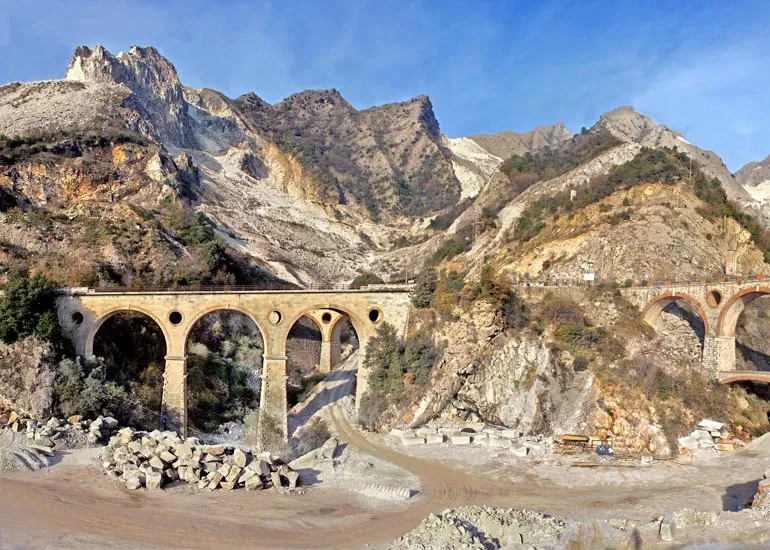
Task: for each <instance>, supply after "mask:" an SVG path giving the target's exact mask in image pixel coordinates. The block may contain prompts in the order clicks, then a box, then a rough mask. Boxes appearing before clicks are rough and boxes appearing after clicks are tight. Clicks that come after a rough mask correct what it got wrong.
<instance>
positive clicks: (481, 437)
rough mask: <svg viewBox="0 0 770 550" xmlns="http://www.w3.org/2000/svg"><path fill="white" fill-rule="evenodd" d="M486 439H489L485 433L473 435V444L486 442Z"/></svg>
mask: <svg viewBox="0 0 770 550" xmlns="http://www.w3.org/2000/svg"><path fill="white" fill-rule="evenodd" d="M487 439H489V434H485V433H477V434H473V442H474V443H481V442H483V441H486V440H487Z"/></svg>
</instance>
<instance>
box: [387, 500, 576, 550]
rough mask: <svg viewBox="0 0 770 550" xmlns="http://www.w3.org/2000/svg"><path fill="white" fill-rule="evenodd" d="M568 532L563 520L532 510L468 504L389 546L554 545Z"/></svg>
mask: <svg viewBox="0 0 770 550" xmlns="http://www.w3.org/2000/svg"><path fill="white" fill-rule="evenodd" d="M564 531H565V524H564V522H563V521H561V520H558V519H556V518H552V517H550V516H546V515H544V514H540V513H538V512H532V511H529V510H513V509H510V508H493V507H489V506H465V507H462V508H457V509H451V510H444V511H443V512H441V513H440V514H431V515H430V516H428V517H427V518H426V519H425V520H424V521H423V522H422V523H421V524H420V525H419V526H418V527H417V528H416V529H414V530H413V531H410V532H409V533H407V534H406V535H404V536H403V537H401V538H400V539H398V540H397V541H396V542H395V543H393V544H392V545H391V546H390V548H391V549H392V550H396V549H399V550H401V549H410V550H411V549H421V550H434V549H435V550H444V549H446V550H454V549H458V550H459V549H461V548H477V549H479V550H487V549H490V550H491V549H495V548H510V549H518V548H535V549H540V548H551V547H553V546H554V545H555V544H556V543H557V542H558V540H559V537H561V536H562V534H563V533H564Z"/></svg>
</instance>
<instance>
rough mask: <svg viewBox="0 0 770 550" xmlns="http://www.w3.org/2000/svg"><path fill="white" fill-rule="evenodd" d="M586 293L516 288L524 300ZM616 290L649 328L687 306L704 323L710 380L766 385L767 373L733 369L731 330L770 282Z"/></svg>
mask: <svg viewBox="0 0 770 550" xmlns="http://www.w3.org/2000/svg"><path fill="white" fill-rule="evenodd" d="M585 290H586V288H585V284H582V285H579V284H574V285H549V284H547V283H539V282H530V283H522V284H519V285H517V291H518V292H520V293H522V294H523V295H525V296H527V295H530V296H538V295H545V294H547V293H548V292H558V293H561V294H565V293H566V294H567V295H569V296H572V297H577V295H579V294H580V293H582V292H584V291H585ZM619 290H620V292H621V294H622V295H623V296H625V298H626V299H627V300H628V301H629V302H631V303H632V304H633V305H635V306H636V307H638V308H639V310H640V312H641V316H642V319H643V320H644V321H645V322H646V323H647V324H649V325H652V324H653V323H654V322H655V319H656V318H657V317H658V316H659V315H660V314H661V313H662V312H663V310H664V309H666V308H667V307H668V306H669V305H671V304H672V303H674V302H687V303H688V304H689V305H690V309H692V310H693V311H694V312H695V314H696V315H698V317H699V318H700V319H701V321H702V322H703V327H704V339H703V346H702V349H701V364H702V366H703V368H704V370H705V371H706V372H708V373H709V375H710V376H711V377H713V378H716V379H718V380H719V381H720V382H722V383H724V384H729V383H733V382H741V381H753V382H766V383H770V372H763V371H737V370H736V369H735V351H736V347H735V329H736V326H737V324H738V319H739V318H740V315H741V313H742V312H743V310H744V308H745V307H746V306H747V305H748V304H749V303H751V302H752V301H754V300H756V299H757V298H759V297H760V296H765V295H768V294H770V278H768V279H765V278H764V277H762V276H755V277H751V278H736V279H710V280H698V281H686V282H663V283H656V284H651V285H645V286H631V287H628V288H620V289H619Z"/></svg>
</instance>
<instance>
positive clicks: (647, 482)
mask: <svg viewBox="0 0 770 550" xmlns="http://www.w3.org/2000/svg"><path fill="white" fill-rule="evenodd" d="M338 376H339V375H338ZM341 393H342V392H341V390H340V391H331V392H329V394H328V395H329V399H328V402H335V401H336V400H337V399H338V398H339V397H340V396H341ZM329 418H330V420H331V422H332V423H333V424H334V426H335V429H336V430H337V431H338V433H339V434H340V436H341V438H342V439H344V440H345V441H347V442H348V443H349V444H350V445H352V446H354V447H357V448H359V449H360V450H361V451H363V452H365V453H367V454H370V455H372V456H375V457H377V458H379V459H382V460H386V461H388V462H391V463H393V464H395V465H397V466H399V467H401V468H403V469H405V470H408V471H410V472H413V473H414V474H416V475H417V476H419V478H420V485H421V491H422V494H421V495H420V496H419V497H418V498H416V499H415V500H414V502H413V503H412V504H411V505H409V506H406V507H404V506H401V505H399V506H393V505H391V506H387V505H383V504H382V502H374V501H371V500H370V499H368V498H367V497H363V496H361V495H358V494H356V493H353V492H348V491H341V490H336V489H330V488H325V487H323V486H319V487H311V488H309V489H308V490H307V492H306V493H305V494H302V495H282V494H277V493H275V492H273V491H261V492H257V493H254V492H246V491H234V492H223V491H219V492H208V491H203V492H198V491H197V490H196V489H194V488H192V487H189V486H182V487H172V488H170V489H168V490H166V491H159V492H152V491H141V492H130V491H127V490H125V489H123V488H122V487H121V486H119V485H117V484H115V483H113V482H111V481H110V480H109V479H108V478H107V477H105V476H104V475H103V473H102V470H101V467H100V465H99V464H97V463H94V464H92V465H90V466H84V465H82V464H73V465H70V464H68V463H67V462H68V461H67V460H65V461H64V462H63V463H62V464H60V465H57V466H55V467H53V468H49V469H46V470H41V471H38V472H32V473H30V472H20V473H0V548H2V549H6V548H24V549H38V548H56V549H67V548H78V549H89V548H100V549H101V548H107V547H109V548H117V549H139V548H142V549H152V548H164V549H176V548H179V549H183V548H184V549H198V548H200V549H206V550H212V549H217V548H256V549H258V548H289V549H292V548H296V549H311V548H361V547H363V546H365V545H367V544H372V543H375V544H377V543H384V542H387V541H391V540H393V539H395V538H397V537H398V536H400V535H401V534H403V533H405V532H406V531H409V530H410V529H412V528H413V527H415V526H416V525H417V524H418V523H419V522H420V521H422V519H424V518H425V516H427V515H428V514H429V513H430V512H432V511H438V510H441V509H443V508H447V507H454V506H460V505H465V504H488V505H497V506H505V507H514V508H530V509H535V510H540V511H544V512H548V513H551V514H554V515H558V516H563V517H573V518H579V519H583V518H586V519H588V518H596V517H603V518H605V519H606V518H610V517H628V518H634V519H637V520H638V521H649V520H650V519H652V518H654V517H656V516H658V515H661V514H662V513H663V512H665V511H670V510H673V509H677V508H682V507H685V506H689V507H692V508H696V509H701V510H709V509H712V510H714V509H715V510H721V509H728V508H730V507H733V506H737V505H739V504H740V503H742V502H743V501H745V499H746V498H747V496H748V495H751V494H753V492H754V491H755V490H756V484H757V481H758V479H759V477H760V476H761V472H762V471H763V470H764V468H765V467H766V466H768V465H769V464H770V460H768V458H767V457H768V453H767V452H766V450H765V449H764V448H759V449H754V450H749V451H745V452H742V453H735V454H733V455H722V456H721V457H716V456H715V457H714V458H713V459H706V460H704V461H703V463H702V464H694V465H680V464H673V463H672V464H668V465H660V466H656V467H653V468H636V469H633V468H629V469H627V470H623V469H617V470H613V469H601V468H597V469H578V468H570V467H569V466H568V465H559V464H554V463H552V462H547V461H546V462H540V461H532V460H527V459H524V460H518V461H517V462H516V463H515V464H513V465H511V464H500V463H494V464H487V465H486V466H485V467H478V466H469V465H468V464H470V462H466V463H465V464H466V465H465V466H464V465H463V460H462V459H463V457H462V455H461V452H460V450H459V449H458V450H454V449H451V448H448V449H447V450H445V451H443V452H445V453H450V454H449V455H447V454H445V455H442V457H438V456H437V455H435V454H434V456H430V455H428V454H426V456H423V457H416V456H408V455H407V454H406V451H407V449H403V451H404V452H399V451H400V450H399V451H397V450H394V449H392V448H390V447H388V446H387V445H384V444H381V443H377V442H375V441H374V440H370V439H369V438H367V437H364V436H363V435H362V434H361V432H359V431H358V430H357V429H356V428H354V427H353V426H352V425H351V424H350V422H349V421H348V420H347V418H345V416H344V413H343V411H342V408H341V407H339V406H337V405H332V407H330V410H329ZM409 452H410V453H414V452H424V453H436V452H437V451H435V450H431V449H427V448H426V449H422V450H420V451H416V450H412V448H409ZM463 452H466V453H474V452H475V453H483V452H485V451H484V450H483V449H481V448H478V449H476V450H475V451H474V449H470V448H468V449H466V450H465V451H463ZM439 458H441V459H439ZM482 472H483V473H484V475H483V476H482V475H481V473H482Z"/></svg>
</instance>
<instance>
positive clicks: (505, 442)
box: [489, 437, 513, 449]
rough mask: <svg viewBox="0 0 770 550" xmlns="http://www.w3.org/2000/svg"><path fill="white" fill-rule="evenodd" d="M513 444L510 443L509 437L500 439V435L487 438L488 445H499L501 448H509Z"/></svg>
mask: <svg viewBox="0 0 770 550" xmlns="http://www.w3.org/2000/svg"><path fill="white" fill-rule="evenodd" d="M512 445H513V444H512V443H511V440H510V439H502V438H500V437H490V438H489V446H490V447H499V448H502V449H510V448H511V446H512Z"/></svg>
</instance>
